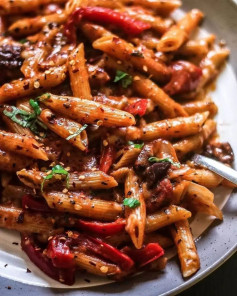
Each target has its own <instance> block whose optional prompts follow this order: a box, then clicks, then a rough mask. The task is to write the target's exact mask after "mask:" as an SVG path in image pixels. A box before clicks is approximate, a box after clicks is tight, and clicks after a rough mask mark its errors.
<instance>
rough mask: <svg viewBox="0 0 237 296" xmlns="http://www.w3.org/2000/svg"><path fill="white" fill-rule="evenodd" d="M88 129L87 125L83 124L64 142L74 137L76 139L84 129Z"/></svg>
mask: <svg viewBox="0 0 237 296" xmlns="http://www.w3.org/2000/svg"><path fill="white" fill-rule="evenodd" d="M87 127H88V125H87V124H84V125H83V126H82V127H81V128H79V130H78V131H77V132H75V133H74V134H72V135H71V136H68V137H67V138H66V140H68V141H69V140H71V139H72V138H74V137H77V136H78V135H80V133H81V132H83V131H84V130H85V129H86V128H87Z"/></svg>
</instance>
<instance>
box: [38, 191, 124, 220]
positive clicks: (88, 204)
mask: <svg viewBox="0 0 237 296" xmlns="http://www.w3.org/2000/svg"><path fill="white" fill-rule="evenodd" d="M43 196H44V198H45V200H46V202H47V204H48V206H49V207H50V208H52V209H55V210H57V211H59V212H68V213H74V214H78V215H80V216H82V217H87V218H93V219H98V220H102V221H114V220H116V218H117V217H118V216H119V215H121V214H122V212H123V208H122V206H121V205H120V204H118V203H116V202H114V201H107V200H102V199H97V198H93V199H90V198H89V197H86V196H85V195H84V194H83V193H77V192H68V193H67V194H65V193H62V192H57V191H51V192H44V193H43Z"/></svg>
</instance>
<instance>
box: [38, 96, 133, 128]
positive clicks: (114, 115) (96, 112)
mask: <svg viewBox="0 0 237 296" xmlns="http://www.w3.org/2000/svg"><path fill="white" fill-rule="evenodd" d="M40 101H41V102H42V103H43V104H45V105H46V106H47V107H49V108H50V109H53V110H55V111H56V112H59V113H61V114H63V115H65V116H69V117H70V118H72V119H74V120H76V121H83V122H85V123H91V124H95V123H99V125H104V126H129V125H133V124H135V119H134V117H133V115H131V114H130V113H128V112H124V111H121V110H118V109H114V108H110V107H108V106H106V105H103V104H100V103H97V102H93V101H89V100H83V99H79V98H74V97H64V96H56V95H53V94H45V95H42V96H41V97H40Z"/></svg>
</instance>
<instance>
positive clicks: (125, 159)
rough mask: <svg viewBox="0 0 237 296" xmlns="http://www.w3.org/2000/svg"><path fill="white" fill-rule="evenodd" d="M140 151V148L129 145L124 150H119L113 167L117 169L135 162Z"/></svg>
mask: <svg viewBox="0 0 237 296" xmlns="http://www.w3.org/2000/svg"><path fill="white" fill-rule="evenodd" d="M140 152H141V149H138V148H134V147H129V148H128V149H126V150H125V151H123V152H121V153H122V154H121V155H122V157H121V155H119V157H120V159H119V161H118V162H117V163H115V164H114V169H115V170H117V169H119V168H122V167H127V166H129V165H131V164H133V163H134V162H135V160H136V159H137V157H138V155H139V153H140Z"/></svg>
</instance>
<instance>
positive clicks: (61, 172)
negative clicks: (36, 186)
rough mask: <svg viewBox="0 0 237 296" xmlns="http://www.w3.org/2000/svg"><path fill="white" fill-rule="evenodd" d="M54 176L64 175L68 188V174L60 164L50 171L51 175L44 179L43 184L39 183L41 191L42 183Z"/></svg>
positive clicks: (42, 188)
mask: <svg viewBox="0 0 237 296" xmlns="http://www.w3.org/2000/svg"><path fill="white" fill-rule="evenodd" d="M55 175H64V176H66V180H67V187H68V181H69V173H68V171H66V170H65V169H64V167H62V166H61V165H60V164H57V165H55V166H54V167H52V169H51V173H50V174H48V175H47V176H45V177H44V180H43V182H42V183H41V191H43V190H44V183H45V181H46V180H50V179H52V178H53V177H54V176H55Z"/></svg>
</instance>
